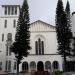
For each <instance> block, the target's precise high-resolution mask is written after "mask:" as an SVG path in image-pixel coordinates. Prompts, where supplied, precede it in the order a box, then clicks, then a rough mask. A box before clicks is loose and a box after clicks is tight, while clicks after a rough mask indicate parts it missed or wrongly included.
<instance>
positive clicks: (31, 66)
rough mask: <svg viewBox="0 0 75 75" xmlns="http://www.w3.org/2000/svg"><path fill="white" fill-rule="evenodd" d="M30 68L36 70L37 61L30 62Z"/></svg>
mask: <svg viewBox="0 0 75 75" xmlns="http://www.w3.org/2000/svg"><path fill="white" fill-rule="evenodd" d="M30 69H31V71H35V70H36V63H35V62H34V61H32V62H30Z"/></svg>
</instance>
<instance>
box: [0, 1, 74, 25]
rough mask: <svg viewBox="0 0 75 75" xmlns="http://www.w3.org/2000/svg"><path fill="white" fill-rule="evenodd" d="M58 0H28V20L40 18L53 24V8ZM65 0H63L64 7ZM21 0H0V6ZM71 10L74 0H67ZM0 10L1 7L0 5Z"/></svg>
mask: <svg viewBox="0 0 75 75" xmlns="http://www.w3.org/2000/svg"><path fill="white" fill-rule="evenodd" d="M57 1H58V0H28V4H29V9H30V10H29V12H30V21H31V22H34V21H36V20H42V21H44V22H47V23H49V24H52V25H54V24H55V10H56V5H57ZM66 1H67V0H63V3H64V7H65V5H66ZM22 2H23V0H0V6H1V5H4V4H8V5H10V4H12V5H13V4H20V5H22ZM69 3H70V8H71V12H73V11H75V0H69ZM0 12H1V7H0Z"/></svg>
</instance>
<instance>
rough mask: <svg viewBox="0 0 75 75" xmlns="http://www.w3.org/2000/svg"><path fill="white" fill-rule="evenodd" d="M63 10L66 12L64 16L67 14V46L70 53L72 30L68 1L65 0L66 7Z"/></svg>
mask: <svg viewBox="0 0 75 75" xmlns="http://www.w3.org/2000/svg"><path fill="white" fill-rule="evenodd" d="M65 12H66V16H67V27H68V34H67V36H68V43H67V44H68V47H69V49H68V50H69V52H70V55H71V50H72V49H71V42H72V40H71V39H72V30H71V17H70V16H71V15H70V4H69V1H68V0H67V4H66V9H65Z"/></svg>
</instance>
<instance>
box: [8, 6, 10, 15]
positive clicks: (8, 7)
mask: <svg viewBox="0 0 75 75" xmlns="http://www.w3.org/2000/svg"><path fill="white" fill-rule="evenodd" d="M8 15H10V7H8Z"/></svg>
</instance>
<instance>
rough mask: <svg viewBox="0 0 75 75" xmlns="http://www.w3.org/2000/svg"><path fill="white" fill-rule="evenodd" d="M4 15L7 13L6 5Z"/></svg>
mask: <svg viewBox="0 0 75 75" xmlns="http://www.w3.org/2000/svg"><path fill="white" fill-rule="evenodd" d="M5 15H7V7H5Z"/></svg>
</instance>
